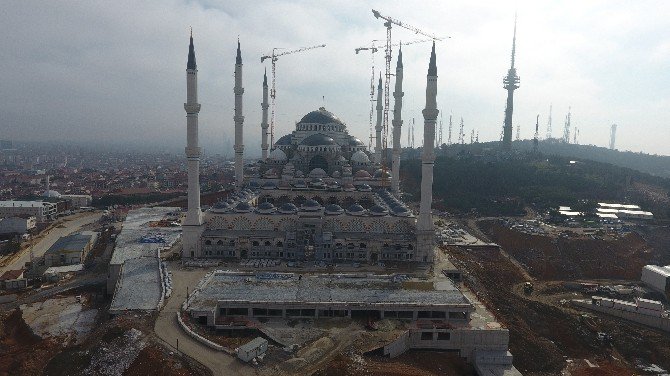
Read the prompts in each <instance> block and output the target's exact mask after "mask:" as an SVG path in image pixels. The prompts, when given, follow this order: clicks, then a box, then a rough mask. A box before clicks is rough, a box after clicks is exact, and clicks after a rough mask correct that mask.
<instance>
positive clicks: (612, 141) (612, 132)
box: [610, 124, 617, 150]
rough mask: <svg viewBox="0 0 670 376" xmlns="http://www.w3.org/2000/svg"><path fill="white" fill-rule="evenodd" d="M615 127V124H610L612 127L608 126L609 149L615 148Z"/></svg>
mask: <svg viewBox="0 0 670 376" xmlns="http://www.w3.org/2000/svg"><path fill="white" fill-rule="evenodd" d="M616 127H617V125H616V124H612V127H611V128H610V150H616V147H615V142H616Z"/></svg>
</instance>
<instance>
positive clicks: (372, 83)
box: [354, 39, 432, 150]
mask: <svg viewBox="0 0 670 376" xmlns="http://www.w3.org/2000/svg"><path fill="white" fill-rule="evenodd" d="M380 41H381V39H374V40H372V41H371V42H370V45H369V46H365V47H358V48H355V49H354V52H356V54H357V55H358V54H359V53H360V52H361V51H370V55H371V59H372V64H371V66H372V69H371V71H372V73H371V75H370V123H369V125H370V138H369V141H368V150H372V145H373V140H374V139H375V132H374V127H373V120H374V114H375V53H376V52H379V48H378V47H377V46H376V45H375V43H376V42H380ZM430 41H432V39H418V40H413V41H409V42H407V43H402V45H403V46H408V45H410V44H416V43H424V42H430ZM398 45H400V43H395V44H392V46H393V47H396V46H398Z"/></svg>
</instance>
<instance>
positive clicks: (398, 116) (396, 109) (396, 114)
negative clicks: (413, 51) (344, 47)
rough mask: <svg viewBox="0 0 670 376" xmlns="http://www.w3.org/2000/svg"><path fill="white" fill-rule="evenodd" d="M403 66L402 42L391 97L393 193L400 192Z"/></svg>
mask: <svg viewBox="0 0 670 376" xmlns="http://www.w3.org/2000/svg"><path fill="white" fill-rule="evenodd" d="M402 79H403V67H402V43H401V44H400V48H399V50H398V63H397V65H396V68H395V91H394V92H393V98H394V99H395V103H394V104H393V121H392V122H391V124H393V159H392V166H391V188H392V189H393V192H394V193H395V194H399V193H400V134H401V129H402V97H403V96H404V95H405V93H403V91H402Z"/></svg>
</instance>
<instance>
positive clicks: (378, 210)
mask: <svg viewBox="0 0 670 376" xmlns="http://www.w3.org/2000/svg"><path fill="white" fill-rule="evenodd" d="M370 213H372V214H373V215H386V214H388V210H386V208H384V207H383V206H380V205H375V206H373V207H371V208H370Z"/></svg>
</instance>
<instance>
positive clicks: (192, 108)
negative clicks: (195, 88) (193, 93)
mask: <svg viewBox="0 0 670 376" xmlns="http://www.w3.org/2000/svg"><path fill="white" fill-rule="evenodd" d="M184 110H186V113H187V114H197V113H198V112H200V103H184Z"/></svg>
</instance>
